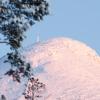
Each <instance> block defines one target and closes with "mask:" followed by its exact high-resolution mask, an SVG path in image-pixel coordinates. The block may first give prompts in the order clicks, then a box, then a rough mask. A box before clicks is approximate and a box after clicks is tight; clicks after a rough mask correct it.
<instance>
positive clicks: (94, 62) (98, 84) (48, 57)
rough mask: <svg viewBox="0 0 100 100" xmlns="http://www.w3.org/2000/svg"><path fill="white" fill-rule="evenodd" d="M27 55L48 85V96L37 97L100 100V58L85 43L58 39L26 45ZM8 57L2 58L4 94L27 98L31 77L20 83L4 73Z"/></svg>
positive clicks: (1, 88)
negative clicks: (27, 88) (26, 90)
mask: <svg viewBox="0 0 100 100" xmlns="http://www.w3.org/2000/svg"><path fill="white" fill-rule="evenodd" d="M23 55H25V57H26V60H27V61H29V62H30V63H31V64H32V67H33V72H34V75H35V77H37V78H39V80H40V81H41V82H43V83H44V84H45V85H46V93H45V95H44V97H43V98H42V99H36V100H100V57H99V56H98V55H97V54H96V52H95V51H94V50H92V49H91V48H89V47H88V46H86V45H85V44H83V43H80V42H78V41H75V40H71V39H66V38H56V39H51V40H49V41H46V42H43V43H37V44H34V45H32V46H30V47H28V48H26V49H25V50H24V52H23ZM4 59H5V57H3V58H1V59H0V95H2V94H5V96H6V97H7V100H25V99H24V96H23V95H22V93H23V91H24V90H25V84H26V83H27V79H22V80H21V83H17V82H14V81H12V78H11V77H8V76H4V75H3V74H4V73H5V72H6V71H7V70H8V69H9V68H10V66H9V64H5V63H3V61H4Z"/></svg>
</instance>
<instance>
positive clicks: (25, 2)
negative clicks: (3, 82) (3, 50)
mask: <svg viewBox="0 0 100 100" xmlns="http://www.w3.org/2000/svg"><path fill="white" fill-rule="evenodd" d="M48 6H49V4H48V2H47V1H45V0H0V34H2V35H3V36H4V38H3V40H2V41H0V43H5V44H7V45H9V46H10V49H11V52H10V53H7V60H6V61H5V62H8V63H10V64H11V66H12V67H11V69H10V70H9V71H8V72H7V73H6V74H8V75H11V76H13V77H14V78H15V79H16V80H17V81H18V82H19V80H20V75H19V74H20V73H21V74H22V73H23V74H27V75H28V74H29V73H26V72H28V71H26V70H27V69H28V68H27V65H28V66H30V65H29V63H26V62H25V61H24V60H23V59H22V56H21V54H20V52H19V48H20V47H21V44H22V41H23V39H24V38H25V32H26V31H27V29H28V28H29V27H30V26H32V25H34V24H35V23H36V21H41V20H43V18H44V16H45V15H48V14H49V13H48ZM20 70H21V71H20ZM17 74H18V75H17Z"/></svg>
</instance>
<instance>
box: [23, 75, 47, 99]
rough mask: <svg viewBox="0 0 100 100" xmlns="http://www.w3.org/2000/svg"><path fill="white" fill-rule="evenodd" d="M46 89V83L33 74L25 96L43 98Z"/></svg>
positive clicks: (26, 97) (27, 97)
mask: <svg viewBox="0 0 100 100" xmlns="http://www.w3.org/2000/svg"><path fill="white" fill-rule="evenodd" d="M45 91H46V87H45V84H43V83H41V82H39V79H35V78H34V77H33V76H31V77H30V78H29V80H28V83H27V86H26V90H25V92H24V96H25V99H26V100H38V99H39V100H40V99H41V100H42V98H43V94H44V93H45Z"/></svg>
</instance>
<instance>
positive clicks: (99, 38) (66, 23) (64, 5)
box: [0, 0, 100, 57]
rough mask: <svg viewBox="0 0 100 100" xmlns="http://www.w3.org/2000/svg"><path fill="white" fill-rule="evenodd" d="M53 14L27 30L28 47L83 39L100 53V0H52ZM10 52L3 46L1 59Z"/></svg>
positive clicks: (26, 42) (0, 54)
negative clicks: (62, 39)
mask: <svg viewBox="0 0 100 100" xmlns="http://www.w3.org/2000/svg"><path fill="white" fill-rule="evenodd" d="M49 2H50V15H49V16H47V17H45V18H44V21H42V22H39V23H37V24H35V25H34V26H33V27H32V28H30V29H29V31H27V39H25V41H24V43H23V44H24V46H25V47H26V46H28V45H31V44H33V43H35V40H36V34H37V33H39V34H40V40H41V41H43V40H47V39H50V38H54V37H67V38H68V37H69V38H73V39H76V40H80V41H82V42H84V43H86V44H87V45H89V46H90V47H91V48H93V49H95V50H96V51H97V53H99V54H100V45H99V43H100V0H49ZM6 52H7V47H6V46H5V45H0V57H1V56H3V55H4V54H5V53H6Z"/></svg>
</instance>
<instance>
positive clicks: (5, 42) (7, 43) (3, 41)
mask: <svg viewBox="0 0 100 100" xmlns="http://www.w3.org/2000/svg"><path fill="white" fill-rule="evenodd" d="M0 43H6V44H9V43H8V42H6V41H0Z"/></svg>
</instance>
